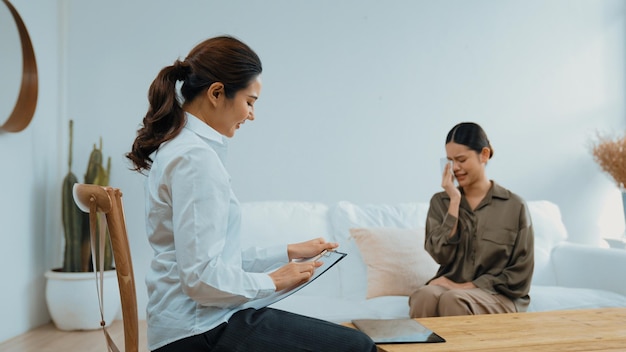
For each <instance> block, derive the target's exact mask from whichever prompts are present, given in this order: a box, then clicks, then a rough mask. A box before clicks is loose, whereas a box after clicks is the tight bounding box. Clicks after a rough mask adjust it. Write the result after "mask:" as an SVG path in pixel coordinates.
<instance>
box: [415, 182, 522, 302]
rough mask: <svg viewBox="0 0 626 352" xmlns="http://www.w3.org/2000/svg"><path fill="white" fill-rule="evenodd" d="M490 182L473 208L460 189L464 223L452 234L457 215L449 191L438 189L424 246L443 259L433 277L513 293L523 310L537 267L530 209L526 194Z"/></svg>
mask: <svg viewBox="0 0 626 352" xmlns="http://www.w3.org/2000/svg"><path fill="white" fill-rule="evenodd" d="M491 184H492V186H491V189H490V190H489V192H488V193H487V195H486V196H485V198H484V199H483V200H482V201H481V202H480V203H479V204H478V206H477V207H476V209H474V210H472V209H471V208H470V206H469V203H468V202H467V199H466V198H465V195H464V194H463V190H462V189H461V205H460V208H459V223H458V226H457V232H456V233H455V234H454V235H453V236H451V237H450V236H449V235H450V232H451V231H452V228H453V227H454V224H455V222H456V220H457V219H456V217H454V216H452V215H450V214H448V206H449V205H450V197H449V196H448V195H447V194H446V192H439V193H436V194H435V195H433V197H432V198H431V200H430V208H429V210H428V218H427V220H426V240H425V244H424V247H425V249H426V251H428V253H430V255H431V256H432V257H433V258H434V259H435V261H436V262H437V263H439V265H440V267H439V270H438V272H437V274H436V276H435V277H434V278H436V277H440V276H445V277H447V278H448V279H450V280H452V281H454V282H457V283H462V282H470V281H471V282H472V283H474V285H476V287H479V288H481V289H483V290H485V291H487V292H491V293H494V294H496V293H499V294H503V295H505V296H507V297H509V298H510V299H511V300H512V301H513V303H514V304H515V307H516V308H517V311H518V312H524V311H526V309H527V308H528V304H529V303H530V296H529V295H528V292H529V290H530V282H531V279H532V274H533V268H534V245H533V244H534V237H533V227H532V222H531V219H530V214H529V212H528V208H527V206H526V203H525V202H524V200H523V199H522V198H521V197H519V196H518V195H516V194H514V193H513V192H511V191H509V190H507V189H506V188H504V187H501V186H499V185H498V184H496V183H495V182H493V181H491ZM434 278H433V279H434Z"/></svg>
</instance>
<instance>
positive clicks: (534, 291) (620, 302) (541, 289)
mask: <svg viewBox="0 0 626 352" xmlns="http://www.w3.org/2000/svg"><path fill="white" fill-rule="evenodd" d="M608 307H626V296H622V295H620V294H618V293H615V292H611V291H605V290H596V289H588V288H571V287H562V286H542V285H532V286H531V288H530V305H529V306H528V311H529V312H541V311H550V310H564V309H587V308H608Z"/></svg>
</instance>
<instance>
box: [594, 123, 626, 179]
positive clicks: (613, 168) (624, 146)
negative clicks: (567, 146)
mask: <svg viewBox="0 0 626 352" xmlns="http://www.w3.org/2000/svg"><path fill="white" fill-rule="evenodd" d="M597 137H598V139H597V142H596V143H594V144H593V145H592V154H593V159H594V160H595V162H596V163H598V165H600V168H601V169H602V171H604V172H606V173H608V174H609V175H610V176H611V178H613V180H614V181H615V183H616V184H617V186H618V187H619V188H620V190H622V191H626V136H624V135H621V136H606V135H600V134H599V133H598V134H597Z"/></svg>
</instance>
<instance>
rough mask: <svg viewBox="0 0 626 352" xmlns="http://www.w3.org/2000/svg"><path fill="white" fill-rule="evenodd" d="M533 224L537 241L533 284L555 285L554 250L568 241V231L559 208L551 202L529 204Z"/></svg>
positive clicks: (531, 202) (542, 201)
mask: <svg viewBox="0 0 626 352" xmlns="http://www.w3.org/2000/svg"><path fill="white" fill-rule="evenodd" d="M527 205H528V211H529V212H530V218H531V220H532V223H533V232H534V235H535V237H534V239H535V270H534V273H533V279H532V282H533V284H535V285H554V284H555V283H556V278H555V273H554V269H553V267H552V265H551V263H550V255H551V251H552V248H554V247H555V246H556V245H557V244H558V243H560V242H562V241H565V240H566V239H567V230H566V229H565V225H564V224H563V221H562V220H561V211H560V210H559V207H558V206H557V205H556V204H554V203H552V202H549V201H545V200H538V201H530V202H527Z"/></svg>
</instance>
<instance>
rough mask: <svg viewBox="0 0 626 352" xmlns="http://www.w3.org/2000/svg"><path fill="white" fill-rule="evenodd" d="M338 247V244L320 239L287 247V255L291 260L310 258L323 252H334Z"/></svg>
mask: <svg viewBox="0 0 626 352" xmlns="http://www.w3.org/2000/svg"><path fill="white" fill-rule="evenodd" d="M337 247H339V244H338V243H334V242H326V240H325V239H323V238H321V237H319V238H315V239H312V240H309V241H306V242H300V243H293V244H289V245H287V254H288V255H289V260H292V259H302V258H310V257H313V256H316V255H318V254H320V253H321V252H322V251H323V250H333V249H335V248H337Z"/></svg>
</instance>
